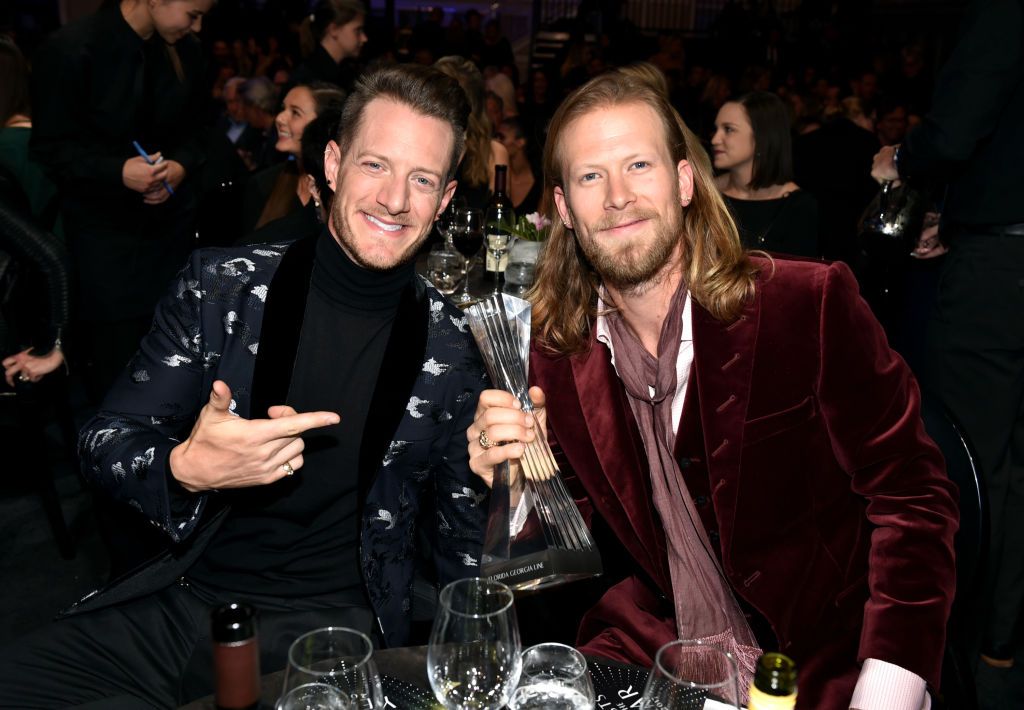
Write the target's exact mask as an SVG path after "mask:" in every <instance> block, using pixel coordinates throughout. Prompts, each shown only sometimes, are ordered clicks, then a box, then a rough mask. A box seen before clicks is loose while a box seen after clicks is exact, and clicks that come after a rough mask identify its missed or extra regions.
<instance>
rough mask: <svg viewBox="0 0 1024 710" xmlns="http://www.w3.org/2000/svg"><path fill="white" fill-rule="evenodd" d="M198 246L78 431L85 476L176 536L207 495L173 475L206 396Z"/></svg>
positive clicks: (189, 525) (192, 522)
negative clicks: (173, 460)
mask: <svg viewBox="0 0 1024 710" xmlns="http://www.w3.org/2000/svg"><path fill="white" fill-rule="evenodd" d="M200 262H201V259H200V252H196V253H194V254H193V255H192V258H191V260H190V263H189V264H188V265H187V266H186V267H185V269H183V270H182V271H181V273H180V274H179V275H178V277H177V278H176V279H175V280H174V282H173V283H172V285H171V289H170V292H169V293H168V294H167V295H166V296H165V297H164V298H163V300H162V301H161V302H160V303H159V304H158V306H157V309H156V314H155V317H154V320H153V327H152V329H151V330H150V332H149V333H148V334H147V335H146V337H145V338H144V339H143V340H142V343H141V345H140V346H139V351H138V353H137V354H136V355H135V357H134V358H133V359H132V361H131V362H130V363H129V366H128V368H127V370H126V371H125V372H124V373H122V375H121V377H120V379H119V380H118V381H117V382H116V383H115V384H114V386H113V387H112V388H111V390H110V392H109V393H108V394H107V397H106V398H105V399H104V401H103V404H102V405H101V407H100V409H99V411H98V412H97V414H96V415H95V416H94V417H93V418H92V419H91V420H90V421H89V422H88V423H87V424H86V425H85V427H83V429H82V431H81V434H80V435H79V442H78V448H79V456H80V458H81V462H82V473H83V475H84V477H85V479H86V480H87V481H89V482H90V483H91V484H93V485H95V486H97V487H99V488H101V489H102V490H103V491H105V492H106V493H107V494H109V495H110V496H111V497H113V498H114V499H115V500H118V501H121V502H124V503H126V504H128V505H131V506H132V507H134V508H136V509H138V510H139V511H140V512H142V513H143V514H144V515H145V516H146V517H147V518H149V520H150V521H152V522H153V524H155V525H156V526H157V527H159V528H160V529H161V530H163V531H164V532H165V533H167V535H168V536H169V537H170V538H171V540H173V541H174V542H180V541H181V540H182V539H184V538H185V537H187V536H188V534H189V533H190V532H192V530H193V529H194V528H195V526H196V524H197V522H198V520H199V517H200V515H201V514H202V512H203V509H204V507H205V505H206V503H207V495H205V494H193V493H189V492H188V491H186V490H185V489H184V488H182V487H181V486H179V485H178V484H177V482H176V481H175V480H174V477H173V476H172V475H171V471H170V466H169V458H170V454H171V449H173V448H174V447H175V446H176V445H177V444H178V443H180V442H181V441H182V440H184V439H185V438H187V437H188V435H189V432H190V431H191V429H192V426H193V424H194V423H195V420H196V417H197V416H198V413H199V410H200V409H201V408H202V406H203V404H204V401H205V398H204V396H203V393H202V383H203V371H204V367H203V366H204V362H203V357H202V352H203V348H202V342H203V333H202V326H201V319H200V306H201V290H200V289H201V284H200V278H199V274H200V273H201V264H200Z"/></svg>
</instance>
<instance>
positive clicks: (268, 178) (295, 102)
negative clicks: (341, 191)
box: [242, 82, 345, 244]
mask: <svg viewBox="0 0 1024 710" xmlns="http://www.w3.org/2000/svg"><path fill="white" fill-rule="evenodd" d="M344 103H345V92H344V91H342V90H341V89H340V88H338V87H337V86H335V85H333V84H326V83H324V82H314V83H312V84H299V85H298V86H296V87H294V88H293V89H292V90H291V91H289V92H288V95H287V96H285V97H284V106H283V107H282V108H281V112H280V113H278V114H277V119H276V120H275V125H276V127H277V142H276V143H275V145H274V147H275V148H276V149H277V150H278V151H279V152H281V153H284V154H286V155H287V156H288V159H287V160H286V161H284V162H280V163H277V164H276V165H272V166H271V167H269V168H267V169H266V170H262V171H260V172H258V173H256V174H255V175H253V176H252V177H251V178H250V179H249V182H248V183H247V184H246V186H245V196H244V197H243V198H242V234H244V235H246V236H245V237H244V238H243V240H242V243H243V244H251V243H252V241H251V233H252V232H253V230H257V229H260V228H262V227H263V226H264V225H267V224H270V223H271V222H273V221H275V220H278V219H281V218H282V217H286V216H288V215H290V214H293V213H295V212H298V211H301V210H303V209H304V208H306V207H307V205H309V204H310V202H311V200H312V193H311V192H310V189H309V187H310V182H309V180H308V176H307V174H306V171H305V170H304V169H303V164H302V161H301V160H300V159H299V155H300V153H301V151H302V136H303V133H304V131H305V129H306V126H307V125H309V123H310V122H312V121H313V120H314V119H315V118H316V117H317V116H319V115H320V114H321V113H323V112H325V111H337V112H340V111H341V107H342V106H343V105H344Z"/></svg>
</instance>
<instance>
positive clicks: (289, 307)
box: [249, 237, 317, 419]
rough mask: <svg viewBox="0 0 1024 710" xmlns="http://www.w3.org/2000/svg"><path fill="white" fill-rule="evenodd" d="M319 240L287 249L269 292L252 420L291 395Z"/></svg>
mask: <svg viewBox="0 0 1024 710" xmlns="http://www.w3.org/2000/svg"><path fill="white" fill-rule="evenodd" d="M316 240H317V237H309V238H306V239H300V240H299V241H297V242H295V243H294V244H292V245H291V246H290V247H288V251H286V252H285V253H284V256H283V257H281V263H280V265H278V267H277V271H276V272H274V277H273V278H272V279H271V281H270V286H269V288H268V289H267V302H266V305H265V306H264V308H263V323H262V325H261V327H260V345H259V350H258V351H257V353H256V364H255V366H254V369H253V376H252V405H251V407H250V411H249V416H250V417H254V418H257V419H259V418H264V417H266V416H267V409H268V408H269V407H272V406H273V405H275V404H284V403H285V400H286V398H287V396H288V388H289V386H290V385H291V381H292V368H293V367H294V366H295V353H296V352H297V351H298V348H299V335H300V333H301V332H302V319H303V318H304V316H305V314H306V299H307V297H308V296H309V281H310V278H312V276H313V258H314V256H315V254H316Z"/></svg>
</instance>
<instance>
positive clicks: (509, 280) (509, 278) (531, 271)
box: [505, 261, 537, 296]
mask: <svg viewBox="0 0 1024 710" xmlns="http://www.w3.org/2000/svg"><path fill="white" fill-rule="evenodd" d="M536 273H537V262H535V261H513V262H510V263H509V265H508V266H507V267H506V268H505V284H506V286H505V293H508V294H511V295H513V296H522V295H523V294H525V293H526V292H527V291H528V290H529V288H530V286H532V285H533V280H534V278H535V277H536Z"/></svg>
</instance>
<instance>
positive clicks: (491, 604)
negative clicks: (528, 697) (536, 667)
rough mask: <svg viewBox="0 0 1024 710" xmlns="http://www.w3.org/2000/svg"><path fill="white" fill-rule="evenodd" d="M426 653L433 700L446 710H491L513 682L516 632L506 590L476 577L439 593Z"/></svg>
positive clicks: (517, 662)
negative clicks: (436, 611)
mask: <svg viewBox="0 0 1024 710" xmlns="http://www.w3.org/2000/svg"><path fill="white" fill-rule="evenodd" d="M438 601H439V609H438V613H437V617H436V618H435V619H434V628H433V630H432V631H431V632H430V645H429V646H428V648H427V675H428V676H429V677H430V687H431V688H433V689H434V697H436V698H437V700H438V702H440V703H441V704H442V705H444V707H445V708H447V709H448V710H471V709H472V710H497V709H498V708H501V707H504V705H505V704H506V703H507V702H508V700H509V698H510V697H511V695H512V691H513V690H514V689H515V687H516V684H517V683H518V682H519V673H520V670H521V668H522V663H523V661H522V658H521V656H520V650H521V646H520V643H519V626H518V624H517V622H516V612H515V608H514V607H513V606H512V602H513V597H512V590H511V589H509V588H508V587H507V586H505V585H504V584H502V583H501V582H492V581H490V580H486V579H480V578H479V577H472V578H469V579H460V580H457V581H455V582H452V583H451V584H449V585H448V586H447V587H445V588H444V589H442V590H441V595H440V597H439V600H438Z"/></svg>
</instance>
